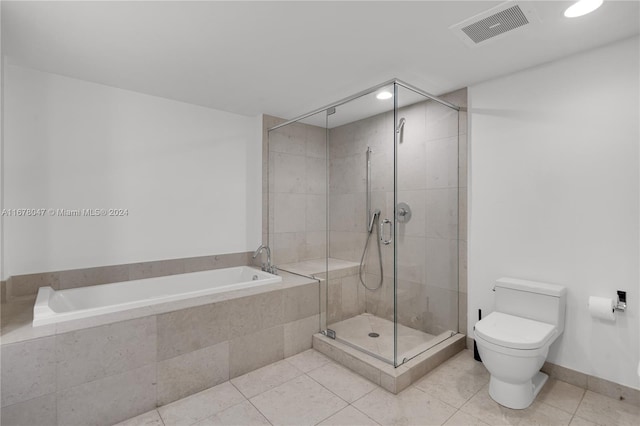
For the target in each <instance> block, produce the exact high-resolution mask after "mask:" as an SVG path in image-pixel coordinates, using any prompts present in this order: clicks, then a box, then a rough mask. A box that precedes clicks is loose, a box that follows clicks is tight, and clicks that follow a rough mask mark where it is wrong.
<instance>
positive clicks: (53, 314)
mask: <svg viewBox="0 0 640 426" xmlns="http://www.w3.org/2000/svg"><path fill="white" fill-rule="evenodd" d="M281 281H282V277H280V276H277V275H272V274H269V273H267V272H263V271H260V270H259V269H254V268H251V267H248V266H238V267H235V268H225V269H215V270H211V271H202V272H191V273H188V274H178V275H169V276H164V277H157V278H146V279H142V280H132V281H123V282H118V283H112V284H102V285H94V286H89V287H79V288H72V289H68V290H59V291H56V290H54V289H53V288H51V287H40V289H39V290H38V297H37V298H36V303H35V305H34V307H33V326H34V327H38V326H41V325H47V324H55V323H59V322H63V321H70V320H75V319H80V318H88V317H93V316H96V315H102V314H109V313H113V312H120V311H126V310H129V309H134V308H139V307H143V306H151V305H157V304H160V303H165V302H171V301H175V300H184V299H191V298H196V297H201V296H206V295H210V294H215V293H222V292H227V291H233V290H240V289H243V288H249V287H256V286H261V285H267V284H273V283H278V282H281Z"/></svg>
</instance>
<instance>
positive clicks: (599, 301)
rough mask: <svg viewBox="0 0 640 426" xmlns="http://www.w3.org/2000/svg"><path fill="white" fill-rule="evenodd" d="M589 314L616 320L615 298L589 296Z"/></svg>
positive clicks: (594, 316)
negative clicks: (614, 310)
mask: <svg viewBox="0 0 640 426" xmlns="http://www.w3.org/2000/svg"><path fill="white" fill-rule="evenodd" d="M589 314H591V316H592V317H593V318H600V319H603V320H607V321H615V320H616V316H615V315H614V312H613V299H609V298H606V297H595V296H590V297H589Z"/></svg>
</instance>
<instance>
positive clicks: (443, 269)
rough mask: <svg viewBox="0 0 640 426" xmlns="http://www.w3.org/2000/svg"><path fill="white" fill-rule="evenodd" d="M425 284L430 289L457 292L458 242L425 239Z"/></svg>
mask: <svg viewBox="0 0 640 426" xmlns="http://www.w3.org/2000/svg"><path fill="white" fill-rule="evenodd" d="M423 253H426V254H425V255H426V259H425V268H426V281H425V282H426V283H427V285H429V286H432V287H439V288H443V289H447V290H455V291H458V262H457V260H458V242H457V240H448V239H436V238H427V239H426V252H423Z"/></svg>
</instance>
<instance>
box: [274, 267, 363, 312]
mask: <svg viewBox="0 0 640 426" xmlns="http://www.w3.org/2000/svg"><path fill="white" fill-rule="evenodd" d="M279 267H280V268H281V269H282V270H284V271H289V272H292V273H295V274H300V275H306V276H313V277H316V278H320V279H322V280H325V282H327V284H328V286H329V287H328V291H327V287H326V286H325V283H324V282H323V283H322V287H321V288H322V295H321V297H322V298H321V302H322V308H323V310H324V308H325V306H326V307H327V309H328V312H326V324H329V325H330V324H333V323H335V322H338V321H342V320H345V319H348V318H352V317H354V316H357V315H359V314H362V313H364V311H365V289H364V287H362V286H361V285H360V282H359V278H358V270H359V267H360V265H359V264H358V263H356V262H350V261H347V260H341V259H334V258H329V259H313V260H306V261H302V262H296V263H287V264H283V265H279ZM327 269H328V272H329V279H328V280H326V278H327ZM325 297H328V303H325ZM322 313H323V314H324V313H325V312H322ZM324 320H325V317H323V324H324Z"/></svg>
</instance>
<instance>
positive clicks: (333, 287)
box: [327, 279, 342, 325]
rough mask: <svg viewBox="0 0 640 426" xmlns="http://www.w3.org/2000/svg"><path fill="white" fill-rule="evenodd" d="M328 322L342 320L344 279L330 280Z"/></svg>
mask: <svg viewBox="0 0 640 426" xmlns="http://www.w3.org/2000/svg"><path fill="white" fill-rule="evenodd" d="M327 297H328V300H327V324H329V325H330V324H333V323H335V322H338V321H342V279H332V280H329V282H328V291H327Z"/></svg>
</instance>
